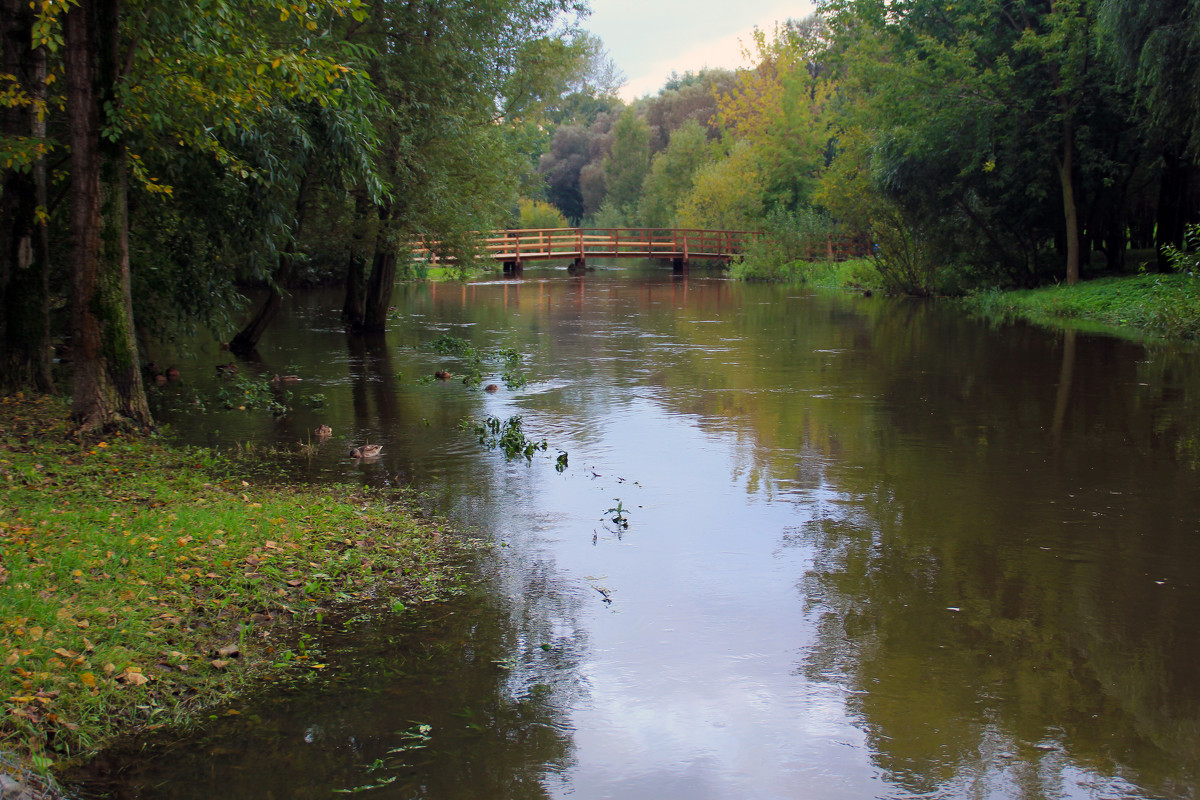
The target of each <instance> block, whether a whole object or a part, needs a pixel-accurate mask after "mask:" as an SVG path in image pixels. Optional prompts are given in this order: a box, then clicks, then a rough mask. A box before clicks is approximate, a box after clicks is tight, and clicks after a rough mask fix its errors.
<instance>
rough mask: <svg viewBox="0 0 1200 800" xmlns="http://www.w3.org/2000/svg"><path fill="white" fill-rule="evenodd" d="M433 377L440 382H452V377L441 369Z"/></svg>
mask: <svg viewBox="0 0 1200 800" xmlns="http://www.w3.org/2000/svg"><path fill="white" fill-rule="evenodd" d="M433 377H435V378H437V379H438V380H439V381H448V380H450V377H451V375H450V373H449V372H447V371H446V370H444V369H439V370H438V371H437V372H435V373H433Z"/></svg>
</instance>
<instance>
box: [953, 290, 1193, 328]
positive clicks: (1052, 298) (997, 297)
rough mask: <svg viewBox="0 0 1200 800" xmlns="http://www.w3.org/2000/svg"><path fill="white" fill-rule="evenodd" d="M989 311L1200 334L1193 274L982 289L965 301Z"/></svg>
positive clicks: (1016, 316)
mask: <svg viewBox="0 0 1200 800" xmlns="http://www.w3.org/2000/svg"><path fill="white" fill-rule="evenodd" d="M962 302H963V303H964V304H965V305H966V307H967V308H969V309H971V310H972V311H975V312H977V313H980V314H983V315H985V316H989V317H994V318H1001V319H1025V320H1028V321H1030V322H1034V323H1037V324H1053V325H1061V324H1063V323H1064V322H1067V323H1091V324H1093V325H1103V326H1110V327H1113V328H1119V329H1125V330H1133V331H1136V332H1139V333H1141V334H1144V335H1149V336H1153V337H1161V338H1180V339H1195V338H1196V337H1197V336H1200V282H1198V281H1197V280H1196V278H1194V277H1192V276H1191V275H1184V274H1176V275H1137V276H1133V277H1122V278H1100V279H1097V280H1092V281H1086V282H1084V283H1079V284H1076V285H1075V286H1066V285H1059V286H1048V287H1045V288H1042V289H1029V290H1022V291H1012V292H1001V291H987V292H980V293H978V294H975V295H972V296H970V297H967V298H964V299H963V301H962Z"/></svg>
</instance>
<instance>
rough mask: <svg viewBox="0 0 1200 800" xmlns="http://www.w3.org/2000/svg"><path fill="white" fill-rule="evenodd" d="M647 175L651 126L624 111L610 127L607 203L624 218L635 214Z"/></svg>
mask: <svg viewBox="0 0 1200 800" xmlns="http://www.w3.org/2000/svg"><path fill="white" fill-rule="evenodd" d="M649 171H650V126H649V125H647V124H646V121H645V120H644V119H642V118H641V117H639V116H638V114H637V111H635V110H634V109H633V108H627V109H625V111H624V112H623V113H622V114H621V116H620V117H619V118H618V119H617V123H616V125H615V126H614V127H613V143H612V150H611V151H610V152H609V154H608V157H607V158H605V159H604V182H605V185H606V187H607V190H608V191H607V195H606V197H607V199H608V201H609V202H611V203H612V204H613V206H615V207H616V208H618V209H622V210H624V212H625V214H626V216H630V215H632V214H634V213H635V211H636V208H637V203H638V200H639V199H640V198H641V194H642V183H643V182H644V181H645V180H646V175H647V174H648V173H649Z"/></svg>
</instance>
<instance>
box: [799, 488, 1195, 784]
mask: <svg viewBox="0 0 1200 800" xmlns="http://www.w3.org/2000/svg"><path fill="white" fill-rule="evenodd" d="M908 505H909V504H907V503H905V502H904V501H903V500H902V499H901V498H898V497H896V496H882V495H881V496H876V497H863V498H860V499H859V500H858V501H856V502H854V503H853V504H849V505H848V508H847V510H846V511H845V513H840V514H832V515H827V516H821V517H819V518H817V519H815V520H813V521H812V522H810V523H809V524H807V525H805V526H804V527H803V528H802V529H800V530H797V531H794V532H792V533H791V534H789V535H788V537H787V538H788V540H789V543H792V544H796V545H801V546H805V547H811V548H812V550H813V552H814V554H815V555H814V561H813V565H812V568H811V570H810V571H809V572H808V574H807V575H806V576H805V577H804V580H803V584H802V588H803V591H804V593H805V597H806V605H807V608H808V611H809V613H811V614H813V615H815V616H816V617H817V618H818V630H819V633H818V637H817V643H816V645H815V646H814V647H813V649H812V650H811V651H810V652H809V654H808V655H807V657H806V658H805V661H804V663H803V665H802V667H801V670H802V671H803V673H804V674H805V675H806V676H807V677H808V678H809V679H811V680H816V681H829V682H835V683H841V684H844V685H845V687H846V688H847V690H848V695H847V697H848V701H847V706H848V709H849V711H850V713H851V714H852V715H853V716H855V717H857V718H858V720H859V724H860V726H861V727H862V729H863V730H864V731H865V732H866V733H867V735H868V739H869V741H870V745H871V748H872V750H873V751H874V758H875V760H876V763H877V764H878V766H879V767H880V768H881V769H883V770H885V771H886V773H887V775H888V776H889V779H890V780H892V781H894V782H895V783H897V784H898V785H899V786H901V787H903V788H904V789H906V790H909V791H912V792H918V793H929V792H937V791H947V790H953V791H956V792H963V793H966V794H982V795H984V796H987V795H989V794H991V793H993V792H994V793H996V794H1009V793H1013V792H1015V793H1018V794H1020V795H1022V796H1026V797H1051V796H1059V795H1060V793H1061V792H1062V791H1064V790H1067V791H1068V793H1070V792H1069V790H1071V789H1074V788H1075V787H1074V786H1073V784H1074V782H1075V781H1076V780H1077V779H1078V780H1084V781H1093V782H1094V784H1095V786H1097V787H1103V788H1107V789H1108V790H1109V791H1114V790H1115V788H1114V787H1116V788H1119V787H1120V786H1121V785H1123V783H1124V782H1125V781H1128V782H1130V785H1129V786H1128V787H1127V788H1129V789H1130V790H1131V791H1133V792H1134V793H1135V794H1136V793H1137V792H1138V790H1137V789H1136V788H1134V786H1133V784H1137V785H1139V786H1140V787H1142V789H1143V790H1149V791H1154V792H1157V793H1161V794H1162V795H1163V796H1167V797H1192V796H1194V794H1193V793H1194V791H1195V789H1196V786H1197V781H1198V780H1200V772H1198V769H1197V767H1198V763H1197V759H1196V753H1198V752H1200V729H1198V725H1197V720H1200V691H1198V687H1200V680H1198V679H1200V674H1198V672H1200V670H1198V668H1197V664H1196V660H1195V656H1196V635H1195V632H1194V631H1195V626H1194V620H1195V619H1196V613H1197V612H1200V587H1196V586H1195V585H1192V586H1191V587H1183V588H1181V591H1179V592H1176V593H1174V594H1167V593H1162V592H1157V593H1155V592H1152V591H1149V590H1147V589H1146V588H1145V587H1142V588H1141V589H1140V590H1139V589H1138V587H1136V586H1135V585H1134V584H1136V583H1138V580H1137V577H1138V576H1137V575H1131V573H1130V571H1129V570H1123V569H1120V568H1119V565H1120V562H1121V561H1122V559H1124V558H1127V557H1128V553H1127V552H1126V547H1127V545H1128V542H1127V541H1123V540H1122V539H1121V538H1120V537H1114V538H1113V539H1111V540H1110V541H1109V542H1108V543H1104V544H1101V543H1097V542H1094V541H1090V542H1086V543H1081V542H1075V543H1073V544H1072V546H1071V552H1074V553H1075V554H1076V555H1075V556H1074V557H1063V556H1062V551H1063V550H1064V549H1066V548H1065V547H1064V545H1066V544H1067V543H1066V542H1063V541H1055V542H1053V545H1054V546H1053V547H1041V546H1038V545H1036V544H1032V545H1026V546H1022V545H1021V544H1018V543H1014V542H1013V541H1011V540H1008V541H1006V537H1005V536H1004V535H1002V534H1001V535H997V534H996V533H995V532H994V531H989V529H988V528H987V527H986V526H976V527H971V528H970V529H968V530H965V531H960V532H950V533H946V532H944V531H942V532H938V530H937V529H936V527H932V526H922V524H921V523H922V520H920V519H919V518H918V519H913V518H912V517H910V516H908V515H907V514H906V510H907V509H906V506H908ZM1053 551H1058V552H1053ZM1144 583H1149V584H1150V585H1151V586H1152V585H1153V583H1152V582H1150V581H1144ZM1006 787H1009V788H1006ZM1105 796H1107V795H1105Z"/></svg>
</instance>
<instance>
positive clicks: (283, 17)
mask: <svg viewBox="0 0 1200 800" xmlns="http://www.w3.org/2000/svg"><path fill="white" fill-rule="evenodd" d="M291 15H292V14H291V12H290V11H288V10H287V9H286V8H281V9H279V21H280V22H287V19H288V17H290V16H291Z"/></svg>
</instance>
